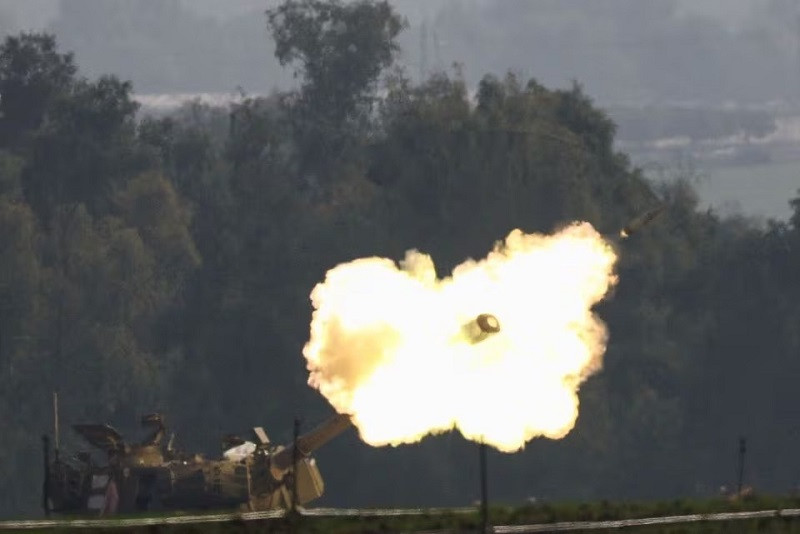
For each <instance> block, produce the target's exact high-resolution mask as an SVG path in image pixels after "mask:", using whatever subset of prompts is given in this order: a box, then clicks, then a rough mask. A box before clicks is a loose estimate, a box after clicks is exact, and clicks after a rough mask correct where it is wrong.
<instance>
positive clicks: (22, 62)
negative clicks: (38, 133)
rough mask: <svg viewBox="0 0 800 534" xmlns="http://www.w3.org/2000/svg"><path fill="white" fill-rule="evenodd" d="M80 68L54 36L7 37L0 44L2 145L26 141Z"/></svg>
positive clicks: (0, 129)
mask: <svg viewBox="0 0 800 534" xmlns="http://www.w3.org/2000/svg"><path fill="white" fill-rule="evenodd" d="M76 71H77V68H76V67H75V64H74V63H73V58H72V54H69V53H67V54H61V53H59V52H58V51H57V49H56V42H55V38H54V37H53V36H52V35H47V34H41V33H22V34H20V35H19V36H9V37H6V39H5V41H4V42H3V44H2V46H0V148H4V147H19V146H20V145H22V144H23V142H24V140H25V136H26V134H28V133H29V132H31V131H33V130H35V129H37V128H38V127H39V126H40V125H41V124H42V121H43V119H44V118H45V116H46V114H47V111H48V109H49V107H50V105H51V104H52V102H53V101H54V99H55V98H56V97H57V96H58V95H60V94H63V93H64V92H68V91H69V90H70V88H71V86H72V83H73V82H74V77H75V73H76Z"/></svg>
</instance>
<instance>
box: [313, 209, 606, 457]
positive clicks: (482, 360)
mask: <svg viewBox="0 0 800 534" xmlns="http://www.w3.org/2000/svg"><path fill="white" fill-rule="evenodd" d="M615 262H616V255H615V253H614V250H613V248H612V246H611V245H610V244H609V243H608V242H606V241H605V240H604V239H603V237H602V236H601V235H600V234H599V233H598V232H597V231H596V230H595V229H594V228H592V226H591V225H590V224H589V223H574V224H572V225H570V226H568V227H566V228H565V229H563V230H562V231H560V232H557V233H556V234H554V235H549V236H548V235H541V234H526V233H523V232H521V231H520V230H514V231H512V232H511V233H510V234H509V235H508V237H506V239H505V240H504V241H501V242H498V243H497V244H496V245H495V247H494V249H493V250H492V251H491V252H490V253H489V254H488V255H487V257H486V258H484V259H482V260H480V261H474V260H467V261H465V262H464V263H462V264H461V265H459V266H458V267H456V268H455V269H454V270H453V273H452V275H451V276H450V277H448V278H445V279H441V280H439V279H437V278H436V273H435V269H434V263H433V260H432V258H431V257H430V256H428V255H426V254H423V253H420V252H417V251H413V250H412V251H409V252H407V253H406V257H405V259H404V260H403V261H401V262H400V264H399V265H397V264H395V262H394V261H392V260H390V259H386V258H378V257H373V258H362V259H357V260H354V261H352V262H349V263H345V264H341V265H338V266H336V267H334V268H333V269H331V270H330V271H328V273H327V275H326V278H325V280H324V282H322V283H320V284H318V285H317V286H316V287H315V288H314V290H313V291H312V293H311V301H312V304H313V306H314V309H315V311H314V314H313V319H312V322H311V336H310V340H309V341H308V343H307V344H306V346H305V348H304V350H303V354H304V356H305V358H306V360H307V363H308V369H309V371H310V377H309V384H310V385H311V386H312V387H314V388H316V389H318V390H319V391H320V392H321V393H322V395H324V396H325V398H326V399H328V401H329V402H330V403H331V404H332V405H333V407H334V408H335V409H336V410H337V411H338V412H340V413H345V414H350V415H351V416H352V419H353V423H354V424H355V425H356V427H357V428H358V430H359V434H360V436H361V438H362V439H363V440H364V441H365V442H367V443H369V444H371V445H375V446H380V445H388V444H390V445H398V444H401V443H412V442H416V441H418V440H420V439H422V438H423V437H424V436H425V435H428V434H433V433H440V432H445V431H448V430H452V429H458V430H459V431H460V432H461V433H462V434H463V435H464V436H465V437H467V438H468V439H471V440H475V441H483V442H485V443H487V444H489V445H492V446H494V447H496V448H497V449H499V450H501V451H506V452H513V451H516V450H519V449H520V448H522V447H524V445H525V443H527V442H528V441H529V440H531V439H532V438H535V437H538V436H544V437H547V438H552V439H558V438H561V437H563V436H565V435H566V434H567V433H568V432H569V431H570V430H571V429H572V428H573V427H574V425H575V421H576V419H577V417H578V395H577V391H578V387H579V386H580V384H581V383H582V382H583V381H584V380H586V378H588V377H589V376H590V375H592V374H593V373H595V372H597V371H598V370H600V368H601V367H602V356H603V353H604V351H605V347H606V341H607V337H608V336H607V331H606V327H605V325H604V323H603V322H602V321H601V320H600V319H599V318H598V317H597V316H596V314H595V313H594V312H593V311H592V306H593V305H594V304H595V303H597V302H598V301H600V300H601V299H602V298H603V297H604V296H605V295H606V293H607V292H608V290H609V289H610V288H611V287H612V286H613V285H614V284H615V283H616V277H615V275H614V274H613V270H614V265H615ZM480 314H491V315H492V316H494V317H495V318H496V319H497V320H498V321H499V323H500V331H499V332H497V333H490V334H488V335H485V336H483V337H484V338H475V337H474V336H473V335H472V334H471V333H470V329H469V328H468V327H469V325H474V324H475V319H476V317H478V316H479V315H480ZM473 330H474V329H473Z"/></svg>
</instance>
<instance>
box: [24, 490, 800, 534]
mask: <svg viewBox="0 0 800 534" xmlns="http://www.w3.org/2000/svg"><path fill="white" fill-rule="evenodd" d="M790 508H800V497H792V498H789V497H761V496H759V497H748V498H746V499H743V500H740V501H735V502H731V501H727V500H684V499H677V500H673V501H659V502H608V501H600V502H593V503H543V504H531V505H525V506H521V507H510V506H493V507H492V508H491V509H490V518H491V523H492V524H493V525H526V524H541V523H555V522H571V521H612V520H620V519H638V518H647V517H663V516H675V515H694V514H713V513H722V512H744V511H755V510H776V509H790ZM479 525H480V517H479V515H478V513H477V512H475V513H474V514H473V513H466V514H465V513H460V514H459V513H453V514H444V515H435V516H434V515H420V516H401V517H365V518H359V517H300V518H285V519H271V520H263V521H231V522H225V523H204V524H186V525H163V526H147V527H122V526H121V527H119V528H90V529H81V530H82V531H84V532H92V533H95V534H99V533H101V532H117V533H118V532H125V533H129V532H169V533H203V534H206V533H208V534H212V533H220V534H221V533H234V532H268V533H293V532H296V533H309V534H323V533H324V534H361V533H388V532H421V531H450V532H477V531H478V530H479ZM69 530H70V531H71V532H74V531H76V530H75V529H72V528H71V529H69ZM613 530H614V531H615V532H616V531H621V532H625V533H642V534H661V533H663V534H667V533H669V534H678V533H686V534H693V533H723V532H724V533H728V532H733V533H751V532H752V533H755V532H759V533H765V532H781V533H783V532H788V533H798V534H800V518H765V519H753V520H737V521H719V522H697V523H686V524H675V525H661V526H647V527H625V528H622V529H613ZM26 532H31V531H26ZM592 532H602V530H593V531H592Z"/></svg>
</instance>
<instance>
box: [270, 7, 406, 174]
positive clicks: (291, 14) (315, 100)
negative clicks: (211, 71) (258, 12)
mask: <svg viewBox="0 0 800 534" xmlns="http://www.w3.org/2000/svg"><path fill="white" fill-rule="evenodd" d="M267 15H268V26H269V29H270V31H271V32H272V34H273V37H274V39H275V56H276V57H277V58H278V60H279V61H280V63H281V65H287V64H295V76H296V77H300V78H302V84H301V88H300V95H299V100H298V102H297V103H296V104H294V110H295V113H296V116H295V119H294V121H295V135H296V138H297V144H298V149H299V161H300V162H301V167H303V168H304V171H305V172H310V173H312V174H314V175H315V177H316V179H321V178H323V176H321V174H323V173H325V174H330V172H329V170H328V169H326V167H327V166H329V165H330V164H331V162H333V161H335V160H336V159H337V158H339V157H341V156H342V151H344V150H346V149H347V147H348V146H349V143H350V142H352V136H353V135H354V133H357V132H359V131H361V132H363V130H364V128H365V126H366V121H368V119H369V112H370V109H371V104H372V98H373V96H374V91H375V89H376V84H377V81H378V79H379V77H380V75H381V72H382V71H383V70H384V69H386V68H387V67H389V66H390V65H392V62H393V60H394V57H395V55H396V53H397V52H398V50H399V48H398V45H397V42H396V38H397V35H398V34H399V33H400V31H401V29H402V28H403V21H402V20H401V18H400V17H399V16H398V15H397V14H396V13H395V12H394V10H393V9H392V7H391V5H390V4H389V2H388V1H386V0H382V1H380V2H372V1H368V0H358V1H356V2H349V3H344V2H341V1H339V0H286V1H284V2H283V3H282V4H280V5H279V6H277V7H275V8H273V9H270V10H268V11H267ZM328 180H329V179H328Z"/></svg>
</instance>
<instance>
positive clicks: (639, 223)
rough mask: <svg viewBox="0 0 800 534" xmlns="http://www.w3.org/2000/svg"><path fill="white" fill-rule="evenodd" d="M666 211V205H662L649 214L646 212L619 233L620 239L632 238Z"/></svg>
mask: <svg viewBox="0 0 800 534" xmlns="http://www.w3.org/2000/svg"><path fill="white" fill-rule="evenodd" d="M666 209H667V207H666V205H663V204H662V205H661V206H659V207H657V208H655V209H652V210H650V211H648V212H645V213H644V214H643V215H640V216H638V217H636V218H635V219H633V220H632V221H631V222H629V223H628V224H626V225H625V227H624V228H623V229H622V230H621V231H620V233H619V236H620V238H621V239H626V238H628V237H630V236H632V235H633V234H635V233H636V232H638V231H639V230H641V229H642V228H643V227H644V226H647V225H648V224H650V223H651V222H653V220H654V219H655V218H656V217H658V216H659V215H661V214H662V213H664V210H666Z"/></svg>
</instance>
